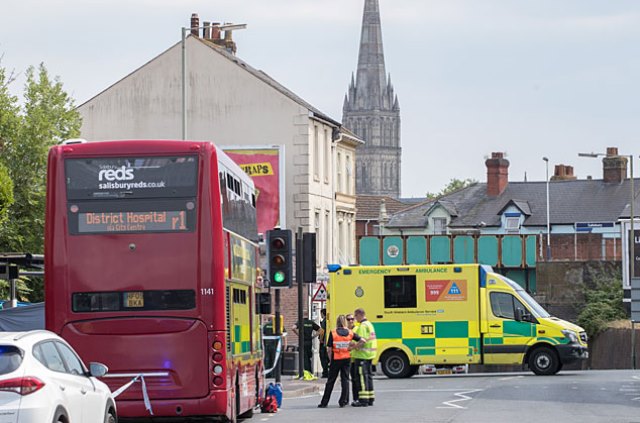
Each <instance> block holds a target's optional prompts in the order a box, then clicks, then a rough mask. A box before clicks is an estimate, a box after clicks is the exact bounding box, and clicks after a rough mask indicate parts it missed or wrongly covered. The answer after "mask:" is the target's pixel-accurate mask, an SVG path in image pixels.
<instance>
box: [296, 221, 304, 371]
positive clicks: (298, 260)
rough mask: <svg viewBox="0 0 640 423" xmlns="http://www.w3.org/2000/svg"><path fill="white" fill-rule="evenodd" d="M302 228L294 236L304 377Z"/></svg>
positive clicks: (299, 368)
mask: <svg viewBox="0 0 640 423" xmlns="http://www.w3.org/2000/svg"><path fill="white" fill-rule="evenodd" d="M302 272H303V269H302V228H298V232H297V234H296V283H297V286H298V375H299V376H300V379H302V378H303V377H304V319H303V317H304V312H303V310H302V307H303V298H304V297H303V295H302V291H303V287H304V284H303V283H302Z"/></svg>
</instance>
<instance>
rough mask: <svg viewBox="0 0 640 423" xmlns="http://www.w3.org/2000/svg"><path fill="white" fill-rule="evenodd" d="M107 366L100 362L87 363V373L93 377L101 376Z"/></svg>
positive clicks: (104, 373) (105, 371)
mask: <svg viewBox="0 0 640 423" xmlns="http://www.w3.org/2000/svg"><path fill="white" fill-rule="evenodd" d="M108 371H109V368H108V367H107V366H105V365H104V364H102V363H95V362H92V363H89V373H90V374H91V376H93V377H102V376H104V375H106V374H107V372H108Z"/></svg>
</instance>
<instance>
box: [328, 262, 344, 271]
mask: <svg viewBox="0 0 640 423" xmlns="http://www.w3.org/2000/svg"><path fill="white" fill-rule="evenodd" d="M340 269H342V266H340V265H339V264H327V270H329V273H335V272H337V271H338V270H340Z"/></svg>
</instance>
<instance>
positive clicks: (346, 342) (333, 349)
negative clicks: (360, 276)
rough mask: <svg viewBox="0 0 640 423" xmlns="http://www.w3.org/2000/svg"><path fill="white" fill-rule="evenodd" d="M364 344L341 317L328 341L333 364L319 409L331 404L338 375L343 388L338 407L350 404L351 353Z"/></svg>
mask: <svg viewBox="0 0 640 423" xmlns="http://www.w3.org/2000/svg"><path fill="white" fill-rule="evenodd" d="M363 343H364V342H363V340H362V338H361V337H360V336H358V335H357V334H355V333H353V331H351V330H350V329H347V321H346V319H345V317H344V315H343V314H341V315H339V316H338V319H337V321H336V328H335V329H334V330H332V331H331V333H330V334H329V339H328V340H327V352H328V354H329V357H330V360H331V363H330V364H329V378H328V379H327V384H326V385H325V387H324V395H323V396H322V400H321V401H320V404H318V408H326V406H327V404H329V400H330V399H331V392H332V391H333V386H334V385H335V383H336V379H337V378H338V374H340V385H341V387H342V392H340V399H339V400H338V405H339V406H340V407H344V406H345V405H347V404H349V365H350V363H351V353H350V351H351V350H352V349H353V348H355V347H357V346H361V345H362V344H363Z"/></svg>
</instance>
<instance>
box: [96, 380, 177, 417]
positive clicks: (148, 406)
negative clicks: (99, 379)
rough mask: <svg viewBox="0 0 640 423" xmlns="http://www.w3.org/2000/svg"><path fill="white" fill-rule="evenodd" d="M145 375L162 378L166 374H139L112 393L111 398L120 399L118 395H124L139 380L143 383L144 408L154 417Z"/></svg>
mask: <svg viewBox="0 0 640 423" xmlns="http://www.w3.org/2000/svg"><path fill="white" fill-rule="evenodd" d="M145 375H147V376H161V375H165V373H157V374H156V373H153V374H150V373H140V374H137V375H135V377H134V378H133V379H131V380H130V381H129V382H127V383H125V384H124V385H122V386H121V387H120V388H118V389H116V390H115V391H114V392H112V393H111V396H112V397H113V399H116V398H117V397H118V395H120V394H121V393H123V392H124V391H126V390H127V389H129V387H131V385H133V384H134V383H136V382H137V381H138V380H140V383H142V400H143V401H144V408H145V410H147V411H148V412H149V414H151V415H152V416H153V409H152V408H151V401H149V394H148V392H147V384H146V383H145V381H144V376H145ZM105 376H109V377H122V376H125V375H122V374H120V375H117V374H111V375H105Z"/></svg>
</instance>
